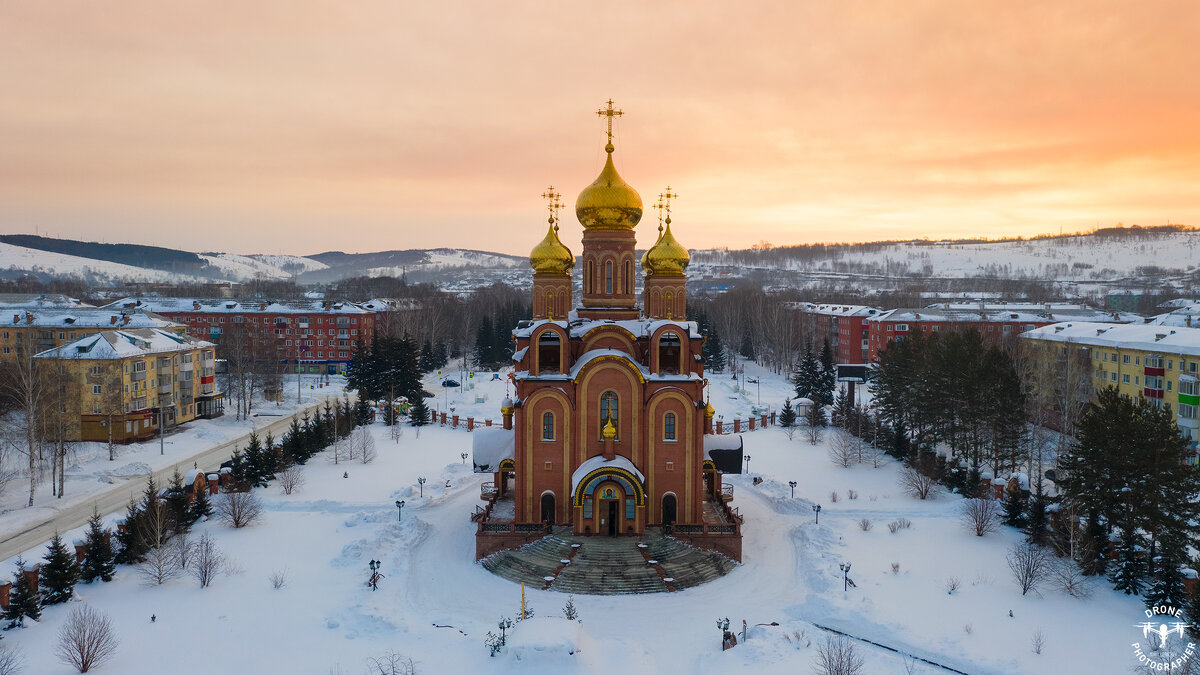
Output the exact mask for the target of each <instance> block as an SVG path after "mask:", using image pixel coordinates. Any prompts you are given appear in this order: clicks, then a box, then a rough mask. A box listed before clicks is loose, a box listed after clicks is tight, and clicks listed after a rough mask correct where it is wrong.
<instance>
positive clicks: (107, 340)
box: [35, 328, 216, 359]
mask: <svg viewBox="0 0 1200 675" xmlns="http://www.w3.org/2000/svg"><path fill="white" fill-rule="evenodd" d="M215 346H216V345H214V344H213V343H211V342H207V341H205V340H200V339H198V338H194V337H192V336H190V335H180V334H179V333H175V332H173V331H169V330H163V329H161V328H134V329H130V330H106V331H101V332H99V333H96V334H95V335H89V336H87V337H83V338H80V339H78V340H75V341H74V342H68V343H67V344H65V345H62V346H59V347H55V348H54V349H47V350H46V351H44V352H41V353H40V354H37V355H36V356H35V358H39V359H125V358H131V357H138V356H151V355H153V354H170V353H174V352H181V351H190V350H193V349H204V348H206V347H215Z"/></svg>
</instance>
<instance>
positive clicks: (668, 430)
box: [547, 412, 675, 441]
mask: <svg viewBox="0 0 1200 675" xmlns="http://www.w3.org/2000/svg"><path fill="white" fill-rule="evenodd" d="M547 414H549V413H547ZM663 440H664V441H673V440H675V413H673V412H669V413H667V414H666V415H663Z"/></svg>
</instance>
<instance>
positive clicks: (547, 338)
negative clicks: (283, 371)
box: [537, 330, 562, 374]
mask: <svg viewBox="0 0 1200 675" xmlns="http://www.w3.org/2000/svg"><path fill="white" fill-rule="evenodd" d="M561 344H562V341H561V340H560V339H559V337H558V333H555V332H554V331H553V330H548V331H546V332H544V333H542V334H541V336H539V337H538V341H537V345H538V374H541V373H560V372H562V350H561V348H560V347H561Z"/></svg>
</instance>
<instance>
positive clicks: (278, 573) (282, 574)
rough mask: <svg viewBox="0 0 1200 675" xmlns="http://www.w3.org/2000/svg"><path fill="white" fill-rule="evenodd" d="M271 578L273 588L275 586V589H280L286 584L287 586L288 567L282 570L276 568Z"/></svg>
mask: <svg viewBox="0 0 1200 675" xmlns="http://www.w3.org/2000/svg"><path fill="white" fill-rule="evenodd" d="M269 578H270V580H271V588H274V589H275V590H279V589H281V588H283V587H284V586H287V582H288V576H287V568H286V567H285V568H283V569H281V570H275V571H274V572H271V576H270V577H269Z"/></svg>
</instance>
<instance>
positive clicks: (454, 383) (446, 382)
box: [442, 378, 458, 387]
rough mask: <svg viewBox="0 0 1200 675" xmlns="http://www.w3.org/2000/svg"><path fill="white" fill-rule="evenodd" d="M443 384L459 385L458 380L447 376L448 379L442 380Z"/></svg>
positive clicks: (448, 385) (449, 385) (444, 385)
mask: <svg viewBox="0 0 1200 675" xmlns="http://www.w3.org/2000/svg"><path fill="white" fill-rule="evenodd" d="M442 386H443V387H457V386H458V380H451V379H450V378H446V379H444V380H442Z"/></svg>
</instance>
